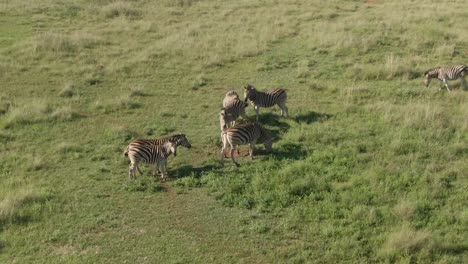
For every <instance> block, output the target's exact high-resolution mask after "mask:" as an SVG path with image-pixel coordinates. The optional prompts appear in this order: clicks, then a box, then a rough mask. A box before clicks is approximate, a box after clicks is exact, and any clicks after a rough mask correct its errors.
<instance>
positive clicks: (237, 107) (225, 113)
mask: <svg viewBox="0 0 468 264" xmlns="http://www.w3.org/2000/svg"><path fill="white" fill-rule="evenodd" d="M247 106H248V104H247V103H245V102H243V101H241V100H237V99H236V100H232V101H231V102H230V103H229V104H228V105H227V106H225V107H224V108H223V110H222V111H221V113H220V114H219V123H220V126H221V130H223V129H224V128H227V127H231V126H234V125H235V123H236V120H237V118H238V117H239V116H242V118H243V119H247V116H246V115H245V108H246V107H247Z"/></svg>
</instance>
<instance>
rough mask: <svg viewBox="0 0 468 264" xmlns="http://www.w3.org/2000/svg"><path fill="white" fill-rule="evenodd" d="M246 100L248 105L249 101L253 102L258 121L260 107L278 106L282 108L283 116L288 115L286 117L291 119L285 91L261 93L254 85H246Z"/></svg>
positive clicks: (276, 90)
mask: <svg viewBox="0 0 468 264" xmlns="http://www.w3.org/2000/svg"><path fill="white" fill-rule="evenodd" d="M244 100H245V102H246V103H247V101H248V100H250V101H251V102H252V105H253V106H254V109H255V113H256V116H257V121H258V112H259V108H260V107H272V106H274V105H278V106H279V107H280V108H281V116H283V114H286V117H289V114H288V107H287V106H286V100H287V95H286V91H285V90H283V89H279V88H277V89H273V90H271V91H268V92H260V91H257V90H256V89H255V87H253V86H252V85H246V86H244Z"/></svg>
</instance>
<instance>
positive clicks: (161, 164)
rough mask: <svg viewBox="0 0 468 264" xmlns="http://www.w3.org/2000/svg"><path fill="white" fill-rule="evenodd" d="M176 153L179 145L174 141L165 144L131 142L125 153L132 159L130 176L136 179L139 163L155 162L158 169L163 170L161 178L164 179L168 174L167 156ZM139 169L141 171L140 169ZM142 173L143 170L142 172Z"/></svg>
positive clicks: (129, 170) (129, 169)
mask: <svg viewBox="0 0 468 264" xmlns="http://www.w3.org/2000/svg"><path fill="white" fill-rule="evenodd" d="M171 154H174V157H175V156H176V155H177V145H176V143H174V142H166V143H163V144H149V143H147V142H144V143H142V141H138V140H137V141H134V142H132V143H130V144H129V145H128V147H127V150H126V151H125V153H124V155H125V156H127V157H128V159H129V160H130V165H129V168H128V178H129V179H130V180H132V179H135V171H136V169H137V168H138V163H139V162H143V163H148V164H154V165H155V169H154V171H155V172H154V173H153V175H155V174H156V171H157V170H159V171H161V179H162V180H163V181H164V180H165V179H166V175H167V170H166V166H167V158H168V157H169V156H170V155H171ZM138 171H140V170H139V169H138ZM140 173H141V172H140Z"/></svg>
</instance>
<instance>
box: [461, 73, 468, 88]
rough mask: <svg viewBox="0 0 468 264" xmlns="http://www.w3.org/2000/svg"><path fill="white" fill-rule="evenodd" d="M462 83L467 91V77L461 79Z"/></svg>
mask: <svg viewBox="0 0 468 264" xmlns="http://www.w3.org/2000/svg"><path fill="white" fill-rule="evenodd" d="M461 82H462V84H463V88H465V89H466V88H468V87H467V86H466V80H465V76H463V77H461Z"/></svg>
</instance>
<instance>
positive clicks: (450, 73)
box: [424, 65, 468, 92]
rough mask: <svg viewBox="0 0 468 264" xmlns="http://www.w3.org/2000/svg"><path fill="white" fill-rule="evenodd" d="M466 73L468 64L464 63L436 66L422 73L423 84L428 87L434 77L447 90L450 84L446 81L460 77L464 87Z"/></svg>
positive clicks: (467, 72) (467, 73)
mask: <svg viewBox="0 0 468 264" xmlns="http://www.w3.org/2000/svg"><path fill="white" fill-rule="evenodd" d="M466 75H468V66H466V65H457V66H451V67H436V68H432V69H430V70H427V71H426V72H425V73H424V85H426V87H429V84H430V83H431V80H432V79H434V78H437V79H439V80H440V81H441V82H442V83H443V84H444V85H445V87H446V88H447V91H449V92H450V91H451V90H450V86H449V84H448V82H447V81H449V80H456V79H461V81H462V84H463V87H464V88H465V89H466V88H468V87H467V86H466V80H465V76H466Z"/></svg>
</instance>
